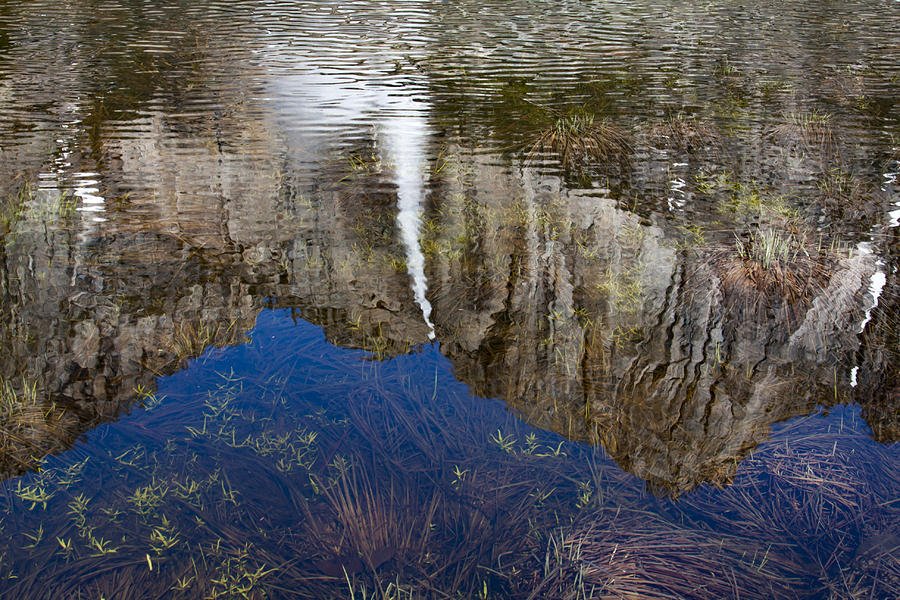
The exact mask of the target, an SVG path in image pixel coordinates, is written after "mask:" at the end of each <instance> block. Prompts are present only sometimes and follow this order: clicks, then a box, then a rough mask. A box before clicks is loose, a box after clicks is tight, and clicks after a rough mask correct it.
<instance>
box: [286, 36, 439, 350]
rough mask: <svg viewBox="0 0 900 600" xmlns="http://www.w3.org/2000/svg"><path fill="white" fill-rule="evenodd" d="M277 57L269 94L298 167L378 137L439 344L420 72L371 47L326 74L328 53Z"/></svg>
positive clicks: (342, 54) (340, 59) (346, 56)
mask: <svg viewBox="0 0 900 600" xmlns="http://www.w3.org/2000/svg"><path fill="white" fill-rule="evenodd" d="M406 28H407V29H410V28H411V29H414V25H412V24H409V25H408V26H407V27H406ZM407 33H410V32H407ZM395 34H396V32H395ZM411 37H414V36H411ZM269 50H270V51H271V52H273V53H277V54H279V55H280V56H281V59H282V61H283V63H282V64H283V65H284V67H285V68H284V69H283V70H273V72H272V73H271V77H272V78H271V81H270V83H269V87H270V90H271V92H272V93H273V97H272V98H271V102H272V104H273V106H275V107H277V113H278V114H279V116H280V118H281V119H282V123H283V124H284V125H283V126H281V127H279V129H281V130H282V135H283V136H284V138H285V139H286V140H287V141H288V143H289V147H290V149H289V153H294V152H296V153H297V164H304V163H305V164H313V165H315V164H318V163H319V162H326V161H327V160H329V156H331V152H332V150H331V144H333V143H334V141H335V140H336V139H340V138H341V137H347V138H348V139H353V138H354V137H357V136H359V135H360V132H362V131H366V130H368V131H374V133H375V140H374V141H375V146H376V147H377V148H378V150H377V152H378V155H379V159H380V162H381V164H382V165H384V166H385V168H386V170H390V172H391V174H392V176H393V180H394V184H395V185H396V188H397V204H398V214H397V232H398V235H399V236H400V240H401V241H402V243H403V247H404V250H405V254H406V256H405V258H406V268H407V272H408V274H409V277H410V279H411V288H412V291H413V296H414V299H415V302H416V304H417V305H418V306H419V308H420V309H421V311H422V318H423V320H424V321H425V323H426V324H427V325H428V329H429V333H428V337H429V339H434V338H435V331H434V324H433V323H432V321H431V310H432V309H431V303H430V302H429V301H428V298H427V294H426V292H427V290H428V280H427V278H426V276H425V255H424V254H423V252H422V248H421V245H420V243H419V233H420V231H421V229H422V214H423V212H424V207H425V197H426V179H425V178H426V176H427V175H426V173H427V160H426V156H427V155H426V151H427V146H428V138H429V135H430V131H429V127H428V110H429V109H428V105H427V103H425V102H423V101H422V100H423V98H425V97H427V86H426V85H425V83H424V82H422V81H420V76H419V74H418V73H416V72H415V71H411V72H410V71H407V72H403V73H394V72H393V71H394V70H395V69H396V64H398V63H399V62H401V61H403V60H405V58H406V56H405V55H404V54H403V53H397V54H393V53H390V52H388V53H385V52H381V53H380V54H374V53H373V54H369V55H367V54H366V51H365V49H363V48H359V49H354V48H335V49H334V52H333V53H331V54H330V55H329V56H328V58H329V61H328V65H327V66H328V68H327V69H323V68H321V66H320V65H319V62H321V59H320V58H318V57H319V56H320V55H321V54H322V52H323V49H322V48H321V47H316V49H315V52H314V53H313V54H312V55H309V54H307V53H306V52H302V51H300V49H298V48H295V47H293V46H291V47H285V46H283V45H281V44H280V43H274V42H273V44H272V46H271V47H270V48H269Z"/></svg>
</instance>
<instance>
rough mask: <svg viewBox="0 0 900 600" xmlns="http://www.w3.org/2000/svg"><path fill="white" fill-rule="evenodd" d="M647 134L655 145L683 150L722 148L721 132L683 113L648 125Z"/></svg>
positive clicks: (717, 149)
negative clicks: (650, 125)
mask: <svg viewBox="0 0 900 600" xmlns="http://www.w3.org/2000/svg"><path fill="white" fill-rule="evenodd" d="M647 136H648V137H649V139H650V141H651V142H652V143H654V144H655V145H660V146H664V147H672V148H676V149H678V150H680V151H683V152H693V151H698V150H704V149H710V150H713V151H719V150H721V148H722V133H721V132H720V131H719V130H718V129H716V128H715V127H714V126H713V125H710V124H709V123H705V122H703V121H700V120H698V119H696V118H695V117H686V116H683V115H674V116H670V117H668V118H667V119H665V120H664V121H662V122H661V123H657V124H656V125H653V126H652V127H650V129H649V130H648V131H647Z"/></svg>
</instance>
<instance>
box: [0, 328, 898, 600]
mask: <svg viewBox="0 0 900 600" xmlns="http://www.w3.org/2000/svg"><path fill="white" fill-rule="evenodd" d="M301 327H304V328H306V332H305V334H306V336H305V337H306V340H305V341H303V342H301V343H300V344H299V345H297V346H295V347H293V348H292V349H291V351H286V349H285V348H272V347H267V346H265V345H264V344H261V343H259V342H252V343H250V344H248V345H245V346H241V347H239V348H236V349H232V350H230V351H229V352H232V353H239V354H241V356H237V357H231V358H232V360H231V362H228V361H224V360H223V361H219V360H216V359H214V358H205V359H204V358H201V360H200V361H198V362H194V363H192V364H191V365H190V368H189V371H190V375H189V376H188V375H187V374H180V375H176V376H174V378H173V380H172V381H171V383H170V384H166V385H163V386H162V387H161V389H160V390H159V392H158V393H156V394H148V395H147V397H146V399H145V403H144V404H145V406H146V409H145V411H144V412H143V413H141V414H135V415H132V416H130V417H128V418H125V419H123V420H122V421H120V422H119V423H118V424H117V425H116V426H115V427H108V426H106V427H101V428H100V429H98V430H97V431H96V432H95V434H92V435H96V437H97V442H98V443H88V444H81V445H79V446H78V447H76V448H75V449H74V450H72V451H70V452H69V453H67V454H66V455H65V456H64V457H57V458H48V459H47V460H46V461H45V462H44V465H43V469H42V470H41V471H40V472H36V473H32V474H30V475H27V476H24V477H22V478H19V479H18V480H16V481H8V482H7V483H6V484H4V490H3V492H4V493H3V494H2V495H0V513H2V520H0V531H2V534H3V535H4V536H11V537H9V538H8V539H9V540H10V543H9V544H8V545H7V547H6V548H5V549H4V550H3V551H2V553H0V578H2V579H0V588H2V589H3V590H5V593H6V594H7V595H9V597H16V598H26V599H27V598H48V597H66V598H97V597H101V596H102V597H106V598H124V599H128V598H148V597H149V598H153V597H166V598H351V597H352V598H378V599H387V598H467V599H476V598H478V599H486V598H522V599H527V598H538V597H540V598H560V599H562V598H567V599H576V598H673V597H680V598H706V597H736V596H737V594H738V593H739V594H740V597H741V598H760V599H762V598H772V597H778V598H817V597H822V595H823V594H824V593H825V592H827V593H829V594H831V597H835V598H855V597H865V596H860V594H861V593H863V592H866V593H872V594H873V595H872V597H892V596H894V595H896V594H897V593H898V592H900V577H898V575H900V551H898V550H897V548H896V543H895V542H896V540H897V535H898V532H897V531H895V529H894V528H895V527H896V523H897V522H898V518H897V517H898V516H900V515H898V511H900V507H898V506H897V504H896V502H895V500H896V498H897V496H898V492H900V489H898V487H897V486H898V483H897V479H896V478H894V477H891V476H890V471H891V469H892V468H893V464H894V462H893V461H894V460H895V458H896V457H895V451H894V450H892V448H891V447H890V446H880V445H874V444H872V443H871V442H870V441H869V440H868V439H867V433H866V431H865V429H864V427H862V426H861V422H860V421H859V418H858V416H856V415H855V414H854V413H853V412H852V411H851V412H849V413H848V416H847V419H846V423H842V424H841V427H840V429H837V430H833V431H824V430H823V429H822V428H821V425H820V424H816V417H810V418H807V419H805V420H800V421H798V422H795V423H794V424H793V425H791V426H789V428H788V429H786V430H784V431H782V432H779V433H778V434H776V435H775V436H774V438H773V440H772V441H770V442H767V443H765V444H763V445H761V446H760V447H759V448H757V450H756V451H755V452H754V453H753V454H752V456H751V457H750V458H749V459H747V460H745V461H744V463H742V464H741V465H740V467H739V468H738V471H737V475H736V477H735V478H734V482H733V484H732V485H731V486H729V487H727V488H725V489H724V490H718V489H714V488H712V487H708V486H702V487H701V488H700V489H699V490H697V491H695V492H692V493H689V494H685V495H684V496H682V497H681V498H679V499H678V500H675V499H671V498H668V499H667V498H664V497H655V496H653V495H652V494H649V493H648V491H647V489H646V488H645V486H644V484H643V482H642V481H641V480H639V479H637V478H635V477H633V476H631V475H628V474H627V473H625V472H623V471H622V470H621V469H620V468H618V467H617V466H616V465H615V464H614V463H613V462H612V461H611V460H609V458H607V457H606V456H605V455H604V453H603V451H602V450H600V449H599V448H591V447H588V446H583V445H579V444H572V443H569V442H565V441H564V440H562V439H560V438H559V437H557V436H555V435H553V434H549V433H544V432H538V431H535V430H531V429H530V428H528V427H527V426H525V425H523V424H522V423H521V422H520V421H518V420H517V419H515V418H514V417H513V416H512V415H511V414H509V413H508V412H506V411H505V410H504V409H503V407H502V406H501V405H499V404H498V403H494V402H487V401H484V400H478V399H473V398H471V397H470V396H469V395H468V394H467V393H466V392H465V389H464V386H462V385H461V384H458V383H456V382H454V381H453V380H452V379H451V378H450V377H449V376H448V374H447V373H446V372H444V371H441V370H439V362H436V361H440V360H443V359H440V357H439V356H438V355H436V354H433V353H425V354H414V355H410V356H404V357H399V358H396V359H393V360H391V361H387V362H384V363H373V362H370V361H364V360H359V359H360V358H362V357H363V356H364V355H363V353H359V352H357V353H356V354H357V356H356V357H355V358H352V359H347V358H346V356H345V355H344V356H342V358H343V360H336V356H337V355H336V354H335V351H336V350H335V349H334V348H332V347H330V346H329V345H327V344H326V343H325V342H324V340H321V339H320V338H318V335H319V334H318V333H317V330H316V329H315V328H313V327H311V326H309V325H301ZM310 332H313V334H310ZM299 356H303V357H304V359H303V362H302V363H300V364H302V368H300V369H297V368H291V367H292V365H297V364H298V362H297V361H298V360H299V359H298V357H299ZM248 358H249V359H250V362H249V363H247V362H245V361H247V360H248ZM263 358H265V359H266V360H262V359H263ZM228 364H231V365H232V366H234V365H238V366H237V367H236V368H235V369H233V370H232V368H231V367H227V366H226V365H228ZM246 364H253V365H268V366H263V367H262V368H259V367H247V366H243V367H242V366H241V365H246ZM188 382H190V383H188ZM97 481H102V482H103V484H102V485H100V486H97V485H95V483H93V482H97ZM89 482H91V483H89ZM12 532H17V533H14V534H13V533H12ZM48 582H49V583H48ZM738 591H739V592H738Z"/></svg>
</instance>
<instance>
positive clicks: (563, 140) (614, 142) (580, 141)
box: [528, 113, 630, 169]
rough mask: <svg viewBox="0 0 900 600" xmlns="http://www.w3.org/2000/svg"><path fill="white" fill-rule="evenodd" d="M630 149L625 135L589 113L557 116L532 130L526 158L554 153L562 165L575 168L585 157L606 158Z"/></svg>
mask: <svg viewBox="0 0 900 600" xmlns="http://www.w3.org/2000/svg"><path fill="white" fill-rule="evenodd" d="M629 149H630V144H629V141H628V135H627V134H626V133H625V132H624V131H622V130H621V129H619V128H618V127H616V126H615V125H612V124H610V123H608V122H607V121H598V120H596V119H595V118H594V117H593V116H592V115H587V114H578V113H576V114H570V115H563V116H559V117H558V118H557V119H556V120H555V121H554V122H553V123H552V124H550V125H549V126H548V127H545V128H543V129H540V130H539V131H537V132H535V133H534V134H533V141H532V142H531V147H530V149H529V152H528V157H529V159H533V158H534V157H535V156H538V155H541V154H547V153H550V154H554V155H556V156H558V157H559V161H560V162H561V163H562V165H563V167H564V168H566V169H576V168H579V167H580V166H582V165H583V164H585V163H586V162H589V161H606V160H609V159H611V158H613V157H614V156H616V155H618V154H621V153H623V152H627V151H628V150H629Z"/></svg>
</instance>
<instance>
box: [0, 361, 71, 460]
mask: <svg viewBox="0 0 900 600" xmlns="http://www.w3.org/2000/svg"><path fill="white" fill-rule="evenodd" d="M66 416H67V413H66V410H65V409H63V407H61V406H59V405H57V404H56V403H55V402H53V401H51V400H50V399H49V398H43V397H42V394H41V392H39V390H38V387H37V382H34V381H32V382H28V381H22V382H21V384H16V383H14V382H13V381H11V380H8V379H6V378H4V377H2V376H0V476H9V475H13V474H20V473H23V472H25V471H29V470H32V469H35V468H37V467H39V465H40V463H41V460H43V458H44V456H46V455H47V454H48V453H49V452H51V450H53V449H54V448H56V447H57V446H58V445H61V444H65V443H66V442H65V441H64V440H67V439H70V438H71V437H72V434H71V433H70V431H69V427H70V426H71V425H72V423H70V422H69V420H68V419H67V418H66Z"/></svg>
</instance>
